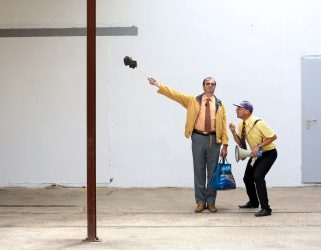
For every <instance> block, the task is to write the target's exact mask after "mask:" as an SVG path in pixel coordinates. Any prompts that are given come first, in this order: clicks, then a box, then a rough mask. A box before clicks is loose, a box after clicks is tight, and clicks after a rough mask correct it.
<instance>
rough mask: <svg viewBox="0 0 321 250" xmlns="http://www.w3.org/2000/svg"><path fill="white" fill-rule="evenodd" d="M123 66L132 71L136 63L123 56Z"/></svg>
mask: <svg viewBox="0 0 321 250" xmlns="http://www.w3.org/2000/svg"><path fill="white" fill-rule="evenodd" d="M124 64H125V66H129V68H132V69H134V68H136V67H137V62H136V61H135V60H133V59H132V58H131V57H129V56H125V58H124Z"/></svg>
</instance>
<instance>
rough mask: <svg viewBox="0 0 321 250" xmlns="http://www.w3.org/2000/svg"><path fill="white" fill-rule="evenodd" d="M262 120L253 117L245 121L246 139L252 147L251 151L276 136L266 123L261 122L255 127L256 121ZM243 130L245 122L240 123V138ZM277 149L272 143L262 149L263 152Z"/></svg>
mask: <svg viewBox="0 0 321 250" xmlns="http://www.w3.org/2000/svg"><path fill="white" fill-rule="evenodd" d="M258 119H260V118H258V117H256V116H254V115H251V116H250V117H249V118H247V120H246V121H245V138H246V140H247V142H248V144H249V145H250V147H251V149H252V148H254V147H256V146H257V145H258V144H260V143H262V142H264V141H265V140H266V139H267V138H271V137H273V136H274V135H275V133H274V131H273V130H272V129H271V128H270V127H269V126H268V125H267V124H266V122H264V121H262V120H260V121H258V122H257V123H256V124H255V125H254V123H255V121H256V120H258ZM242 128H243V120H241V121H240V123H239V126H238V136H239V137H241V133H242ZM274 148H275V144H274V143H273V142H272V143H270V144H268V145H266V146H264V147H263V148H262V151H263V152H265V151H269V150H271V149H274Z"/></svg>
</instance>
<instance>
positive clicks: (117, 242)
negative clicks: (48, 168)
mask: <svg viewBox="0 0 321 250" xmlns="http://www.w3.org/2000/svg"><path fill="white" fill-rule="evenodd" d="M268 192H269V198H270V205H271V207H272V209H273V214H272V216H268V217H262V218H256V217H255V216H254V213H255V212H256V211H258V209H239V208H238V207H237V205H238V204H242V203H244V202H245V201H247V198H246V194H245V190H244V189H243V188H238V189H237V190H232V191H219V192H218V197H217V202H216V205H217V208H218V212H217V213H215V214H212V213H209V212H207V211H206V212H203V213H201V214H195V213H194V208H195V204H194V203H195V202H194V192H193V189H187V188H155V189H137V188H133V189H114V188H98V189H97V236H98V237H99V238H100V239H101V242H90V243H83V242H82V240H83V239H85V238H86V237H87V212H86V189H84V188H62V187H59V186H58V187H55V186H53V187H48V188H37V189H34V188H2V189H0V249H1V250H8V249H30V250H31V249H32V250H36V249H37V250H38V249H46V250H47V249H130V250H132V249H184V250H185V249H224V250H227V249H255V250H257V249H300V250H302V249H309V250H313V249H321V187H320V186H313V187H297V188H270V189H269V190H268Z"/></svg>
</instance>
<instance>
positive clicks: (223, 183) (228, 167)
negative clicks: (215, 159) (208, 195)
mask: <svg viewBox="0 0 321 250" xmlns="http://www.w3.org/2000/svg"><path fill="white" fill-rule="evenodd" d="M211 186H212V188H214V189H216V190H227V189H236V184H235V179H234V176H233V174H232V164H229V163H228V162H227V161H226V163H225V159H222V158H221V159H220V161H219V163H218V164H217V167H216V170H215V172H214V173H213V176H212V180H211Z"/></svg>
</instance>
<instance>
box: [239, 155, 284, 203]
mask: <svg viewBox="0 0 321 250" xmlns="http://www.w3.org/2000/svg"><path fill="white" fill-rule="evenodd" d="M277 156H278V152H277V150H276V149H272V150H269V151H266V152H264V153H263V154H262V157H260V158H258V159H257V160H256V161H255V163H254V166H253V167H252V166H251V165H250V164H251V161H252V158H250V160H249V161H248V163H247V166H246V170H245V174H244V178H243V180H244V183H245V187H246V192H247V195H248V196H249V199H250V202H251V203H252V204H253V205H258V204H259V201H260V204H261V208H262V209H270V206H269V199H268V195H267V190H266V183H265V176H266V174H267V173H268V172H269V170H270V168H271V167H272V165H273V163H274V161H275V160H276V158H277Z"/></svg>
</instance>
